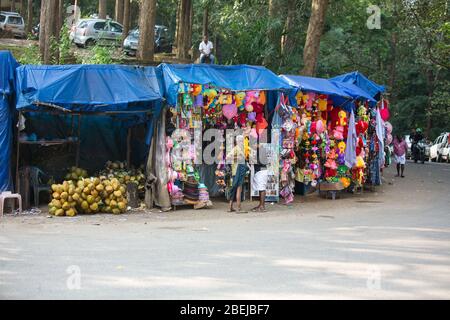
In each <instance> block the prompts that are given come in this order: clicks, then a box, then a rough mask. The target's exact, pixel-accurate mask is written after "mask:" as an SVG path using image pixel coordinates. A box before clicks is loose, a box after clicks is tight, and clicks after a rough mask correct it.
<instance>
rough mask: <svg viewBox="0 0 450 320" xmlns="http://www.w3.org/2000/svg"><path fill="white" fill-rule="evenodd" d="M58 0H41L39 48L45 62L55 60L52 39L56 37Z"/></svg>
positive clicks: (49, 62) (48, 62)
mask: <svg viewBox="0 0 450 320" xmlns="http://www.w3.org/2000/svg"><path fill="white" fill-rule="evenodd" d="M56 15H57V14H56V1H54V0H42V1H41V17H40V32H39V49H40V53H41V60H42V63H43V64H51V63H53V62H54V61H55V52H54V51H53V50H52V46H51V43H52V39H53V38H54V37H55V18H56Z"/></svg>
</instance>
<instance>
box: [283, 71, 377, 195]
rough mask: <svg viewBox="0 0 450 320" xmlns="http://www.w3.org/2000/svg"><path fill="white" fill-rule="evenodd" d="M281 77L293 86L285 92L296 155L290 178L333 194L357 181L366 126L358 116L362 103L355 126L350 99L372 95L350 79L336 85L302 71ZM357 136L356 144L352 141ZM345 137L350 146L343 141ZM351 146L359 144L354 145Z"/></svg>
mask: <svg viewBox="0 0 450 320" xmlns="http://www.w3.org/2000/svg"><path fill="white" fill-rule="evenodd" d="M281 77H283V78H284V79H286V80H287V81H289V83H291V85H292V86H293V87H294V88H296V89H297V90H295V96H291V98H292V99H291V102H292V105H295V107H294V108H292V107H291V108H292V110H293V117H292V120H293V121H294V122H295V123H296V124H295V126H296V129H295V134H294V142H295V148H294V149H295V158H296V159H295V160H294V161H291V164H292V167H293V168H292V170H293V171H294V176H295V180H296V181H297V182H300V183H302V184H303V185H311V186H313V187H318V188H319V191H320V192H323V193H325V194H327V195H331V196H332V198H333V199H334V198H335V196H336V194H338V192H339V191H340V190H343V189H346V188H348V187H350V186H351V185H357V184H360V183H362V182H363V177H364V175H365V169H366V162H365V161H364V158H365V155H364V154H362V150H363V149H364V150H365V146H366V145H365V143H366V140H365V139H364V138H363V137H362V136H363V135H364V134H365V133H366V131H367V126H366V122H364V120H367V119H365V118H364V119H363V117H364V115H365V114H366V112H367V111H366V110H367V109H366V108H365V107H364V106H363V107H362V108H360V109H358V110H359V113H358V115H359V114H361V117H362V119H361V122H358V126H357V128H358V130H357V131H358V132H356V131H355V130H356V129H355V128H356V127H355V119H354V117H355V115H354V113H355V108H356V104H355V103H359V102H357V101H368V100H370V101H371V102H372V103H373V102H374V100H373V99H371V97H370V96H368V95H367V94H366V93H364V92H362V91H361V90H360V89H359V88H357V87H355V86H353V85H350V84H339V85H336V84H335V83H333V82H331V81H329V80H326V79H318V78H310V77H302V76H281ZM358 121H359V119H358ZM363 122H364V123H363ZM349 132H350V134H351V136H350V138H351V139H349ZM359 138H361V139H359ZM352 139H353V141H352ZM361 141H362V144H360V145H359V146H358V147H356V144H357V142H361ZM348 143H350V147H347V144H348ZM355 148H360V149H361V150H360V149H358V150H356V151H355ZM358 151H359V153H358ZM353 153H354V154H355V155H354V156H353ZM356 155H360V157H357V156H356ZM283 167H284V166H283Z"/></svg>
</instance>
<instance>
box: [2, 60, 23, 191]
mask: <svg viewBox="0 0 450 320" xmlns="http://www.w3.org/2000/svg"><path fill="white" fill-rule="evenodd" d="M18 66H19V64H18V63H17V61H16V60H15V59H14V57H13V56H12V55H11V53H10V52H9V51H0V192H2V191H6V190H11V176H10V161H11V145H12V141H11V140H12V132H11V131H12V125H11V123H12V112H11V108H10V102H11V100H12V99H13V94H14V71H15V69H16V68H17V67H18Z"/></svg>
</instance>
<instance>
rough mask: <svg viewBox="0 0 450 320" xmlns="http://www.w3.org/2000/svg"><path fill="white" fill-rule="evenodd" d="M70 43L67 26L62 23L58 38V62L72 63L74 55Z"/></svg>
mask: <svg viewBox="0 0 450 320" xmlns="http://www.w3.org/2000/svg"><path fill="white" fill-rule="evenodd" d="M71 46H72V43H71V41H70V39H69V27H68V26H67V25H66V24H63V27H62V28H61V36H60V40H59V64H67V63H73V62H75V61H74V55H73V53H72V51H71Z"/></svg>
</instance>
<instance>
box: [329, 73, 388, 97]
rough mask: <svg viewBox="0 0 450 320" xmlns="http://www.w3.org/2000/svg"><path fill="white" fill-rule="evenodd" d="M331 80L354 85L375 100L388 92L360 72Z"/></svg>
mask: <svg viewBox="0 0 450 320" xmlns="http://www.w3.org/2000/svg"><path fill="white" fill-rule="evenodd" d="M330 80H334V81H339V82H345V83H351V84H354V85H356V86H358V87H359V88H360V89H362V90H364V91H365V92H367V93H369V94H370V96H371V97H373V98H375V97H376V96H377V95H378V94H380V93H384V92H385V91H386V88H385V87H384V86H382V85H379V84H377V83H375V82H373V81H371V80H369V79H368V78H367V77H366V76H364V75H363V74H361V73H360V72H358V71H353V72H350V73H346V74H343V75H340V76H336V77H334V78H331V79H330Z"/></svg>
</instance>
